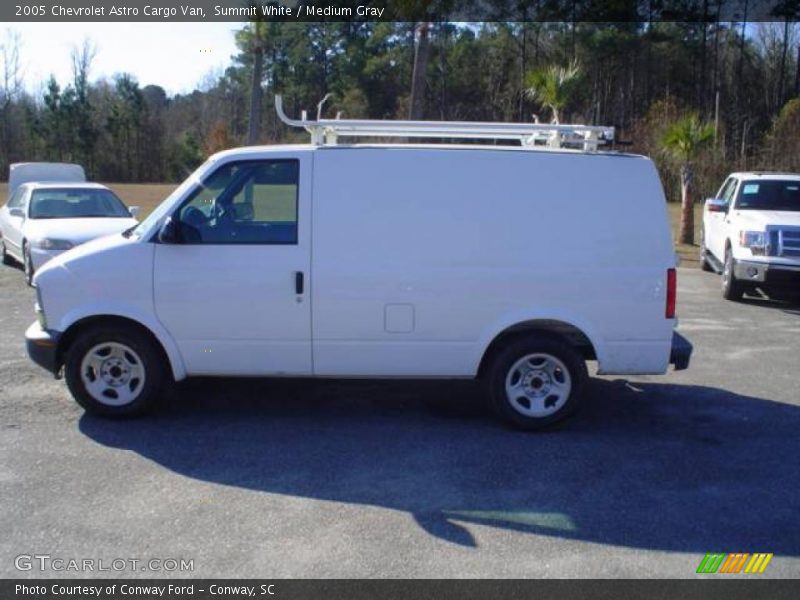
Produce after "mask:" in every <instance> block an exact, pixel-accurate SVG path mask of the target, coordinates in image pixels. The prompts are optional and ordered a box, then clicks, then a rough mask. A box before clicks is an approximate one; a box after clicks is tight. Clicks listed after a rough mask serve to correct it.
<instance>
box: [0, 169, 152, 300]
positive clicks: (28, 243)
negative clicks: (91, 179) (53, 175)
mask: <svg viewBox="0 0 800 600" xmlns="http://www.w3.org/2000/svg"><path fill="white" fill-rule="evenodd" d="M136 212H137V209H136V207H132V208H131V209H128V208H127V207H126V206H125V204H124V203H123V202H122V200H120V199H119V197H117V195H116V194H114V192H112V191H111V190H110V189H108V188H107V187H106V186H104V185H100V184H98V183H25V184H22V185H20V186H19V187H18V188H17V189H16V190H15V191H14V193H13V194H12V195H11V197H10V198H9V200H8V202H7V203H6V205H5V206H4V207H3V208H1V209H0V234H1V235H2V240H0V251H1V252H2V259H3V263H4V264H10V263H11V262H12V260H16V261H17V262H21V263H22V264H23V265H24V267H25V280H26V281H27V282H28V284H30V283H31V280H32V278H33V274H34V272H35V271H36V270H37V269H38V268H40V267H41V266H42V265H43V264H44V263H46V262H47V261H48V260H50V259H51V258H53V257H54V256H56V255H58V254H61V253H62V252H64V251H65V250H69V249H70V248H73V247H75V246H78V245H80V244H83V243H84V242H88V241H90V240H93V239H95V238H99V237H102V236H105V235H111V234H114V233H119V232H121V231H125V230H126V229H129V228H131V227H133V226H134V225H136V224H137V221H136V219H135V218H134V216H135V215H136Z"/></svg>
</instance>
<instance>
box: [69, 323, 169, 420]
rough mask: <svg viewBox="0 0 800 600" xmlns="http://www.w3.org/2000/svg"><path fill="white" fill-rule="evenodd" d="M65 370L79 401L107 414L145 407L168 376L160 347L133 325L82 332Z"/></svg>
mask: <svg viewBox="0 0 800 600" xmlns="http://www.w3.org/2000/svg"><path fill="white" fill-rule="evenodd" d="M64 373H65V377H66V380H67V385H68V386H69V389H70V391H71V392H72V395H73V396H74V398H75V400H76V401H77V402H78V404H80V405H81V406H83V408H85V409H86V410H87V411H89V412H92V413H95V414H100V415H104V416H134V415H139V414H142V413H144V412H146V411H147V410H148V409H149V408H150V407H151V406H152V404H153V403H154V402H155V401H156V399H157V398H158V396H159V395H160V393H161V391H162V388H163V384H164V382H165V380H166V372H165V368H164V359H163V357H162V355H161V352H160V349H159V348H158V347H157V346H156V344H155V343H154V342H153V341H152V340H151V339H150V337H149V336H147V335H145V334H144V333H142V332H141V331H139V330H138V329H136V328H134V327H129V326H120V327H118V328H110V327H102V328H94V329H91V330H89V331H87V332H85V333H83V334H81V335H80V336H79V337H78V339H77V340H75V342H74V343H73V344H72V345H71V346H70V348H69V350H68V352H67V359H66V363H65V369H64Z"/></svg>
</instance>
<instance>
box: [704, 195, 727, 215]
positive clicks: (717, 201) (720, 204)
mask: <svg viewBox="0 0 800 600" xmlns="http://www.w3.org/2000/svg"><path fill="white" fill-rule="evenodd" d="M706 210H707V211H708V212H718V213H724V212H728V202H727V201H725V200H723V199H722V198H708V199H707V200H706Z"/></svg>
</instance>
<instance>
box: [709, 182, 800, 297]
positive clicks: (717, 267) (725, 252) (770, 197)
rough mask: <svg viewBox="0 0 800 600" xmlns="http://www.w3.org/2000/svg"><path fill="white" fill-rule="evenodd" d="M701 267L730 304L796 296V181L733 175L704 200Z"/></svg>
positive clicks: (799, 191)
mask: <svg viewBox="0 0 800 600" xmlns="http://www.w3.org/2000/svg"><path fill="white" fill-rule="evenodd" d="M700 262H701V265H702V267H703V269H704V270H706V271H712V270H713V271H716V272H718V273H721V274H722V295H723V296H724V297H725V298H726V299H728V300H739V299H741V297H742V295H743V294H744V293H745V292H748V291H753V290H756V289H760V290H761V291H763V292H764V293H766V294H769V295H773V296H779V295H785V294H786V293H792V292H798V291H800V175H797V174H788V173H763V172H751V173H732V174H731V175H730V176H729V177H728V178H727V179H726V180H725V183H723V184H722V187H721V188H720V190H719V192H718V193H717V197H716V198H709V199H708V200H706V203H705V206H704V209H703V244H702V249H701V254H700Z"/></svg>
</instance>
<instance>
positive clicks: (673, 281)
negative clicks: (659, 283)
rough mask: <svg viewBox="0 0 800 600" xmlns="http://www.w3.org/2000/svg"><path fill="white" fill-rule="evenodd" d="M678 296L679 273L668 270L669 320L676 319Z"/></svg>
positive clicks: (667, 315) (667, 313)
mask: <svg viewBox="0 0 800 600" xmlns="http://www.w3.org/2000/svg"><path fill="white" fill-rule="evenodd" d="M677 294H678V273H677V271H676V270H675V269H667V312H666V317H667V318H668V319H674V318H675V298H676V296H677Z"/></svg>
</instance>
